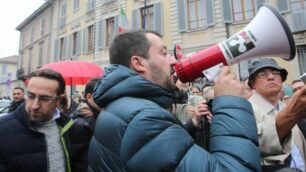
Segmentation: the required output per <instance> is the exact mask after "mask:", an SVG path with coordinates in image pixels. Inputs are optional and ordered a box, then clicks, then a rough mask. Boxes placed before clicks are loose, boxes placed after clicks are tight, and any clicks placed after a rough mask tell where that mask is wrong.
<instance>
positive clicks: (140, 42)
mask: <svg viewBox="0 0 306 172" xmlns="http://www.w3.org/2000/svg"><path fill="white" fill-rule="evenodd" d="M147 33H153V34H155V35H157V36H159V37H162V36H161V35H160V34H159V33H157V32H154V31H144V30H139V31H129V32H123V33H121V34H119V35H117V36H116V37H115V38H114V40H113V42H112V43H111V45H110V48H109V57H110V63H111V64H120V65H123V66H126V67H130V59H131V57H132V56H135V55H137V56H141V57H143V58H149V55H148V51H149V48H150V46H151V43H150V41H149V40H148V38H147V37H146V34H147Z"/></svg>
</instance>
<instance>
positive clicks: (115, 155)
mask: <svg viewBox="0 0 306 172" xmlns="http://www.w3.org/2000/svg"><path fill="white" fill-rule="evenodd" d="M176 62H177V61H176V60H175V59H174V57H173V56H171V55H169V54H168V50H167V47H166V46H165V44H164V43H163V41H162V38H161V36H160V35H159V34H158V33H155V32H146V31H131V32H124V33H122V34H119V35H118V36H117V37H115V39H114V40H113V42H112V44H111V46H110V63H111V65H110V66H108V67H107V68H106V69H105V74H104V76H103V78H102V79H101V81H100V82H99V83H98V84H97V86H96V89H95V91H94V99H95V101H96V103H97V104H98V105H99V106H101V107H104V109H103V111H102V112H101V113H100V114H99V116H98V119H97V121H96V126H95V132H94V135H93V137H92V140H91V142H90V147H89V153H88V156H89V157H88V158H89V171H93V172H99V171H104V172H110V171H116V172H117V171H132V172H133V171H146V172H150V171H156V172H159V171H190V172H191V171H192V172H193V171H194V172H196V171H235V172H237V171H244V172H245V171H260V155H259V149H258V142H257V130H256V126H255V125H256V123H255V119H254V116H253V112H252V108H251V105H250V103H249V102H248V101H247V100H246V99H243V98H242V97H243V95H244V94H243V88H244V87H243V86H242V85H241V83H240V82H239V81H238V80H236V77H235V75H234V74H233V73H231V72H230V69H229V67H227V66H226V67H223V68H222V69H221V72H220V74H219V77H218V78H219V79H218V81H217V83H216V87H215V96H216V98H215V100H214V102H213V109H212V113H213V114H214V118H213V120H212V124H211V130H210V131H211V133H210V146H209V147H210V150H209V151H210V152H207V151H205V150H204V149H202V148H200V147H199V146H197V145H196V144H195V143H194V140H193V139H192V137H191V136H190V135H189V134H188V133H187V131H186V130H185V129H184V126H183V124H182V123H181V122H180V121H179V120H178V119H177V118H176V117H175V116H174V115H173V114H171V113H170V111H169V108H170V107H171V106H172V104H173V98H174V94H173V93H174V89H175V84H174V81H173V74H174V70H173V68H172V67H173V65H175V64H176ZM225 87H226V89H224V88H225Z"/></svg>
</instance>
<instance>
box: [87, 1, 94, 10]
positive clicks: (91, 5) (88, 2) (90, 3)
mask: <svg viewBox="0 0 306 172" xmlns="http://www.w3.org/2000/svg"><path fill="white" fill-rule="evenodd" d="M94 10H95V0H88V1H87V13H90V12H92V11H94Z"/></svg>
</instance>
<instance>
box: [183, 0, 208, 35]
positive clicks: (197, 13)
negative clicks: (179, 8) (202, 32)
mask: <svg viewBox="0 0 306 172" xmlns="http://www.w3.org/2000/svg"><path fill="white" fill-rule="evenodd" d="M204 9H206V7H205V4H204V0H188V2H187V10H188V28H189V29H190V30H193V29H198V28H201V27H204V25H205V23H206V14H205V11H204Z"/></svg>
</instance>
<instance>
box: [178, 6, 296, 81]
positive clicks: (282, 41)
mask: <svg viewBox="0 0 306 172" xmlns="http://www.w3.org/2000/svg"><path fill="white" fill-rule="evenodd" d="M180 52H182V49H181V47H179V46H178V45H176V46H175V48H174V56H175V57H176V58H177V59H178V61H179V62H178V63H177V64H176V65H175V71H176V73H177V76H178V78H179V79H180V80H181V81H182V82H192V81H194V80H195V79H196V78H199V77H204V76H206V77H207V79H209V80H211V81H212V80H215V77H216V75H217V74H218V73H219V70H220V66H223V65H232V64H235V63H238V62H240V61H242V60H246V59H250V58H256V57H263V56H272V57H281V58H283V59H285V60H292V59H293V58H294V56H295V42H294V39H293V36H292V33H291V30H290V28H289V26H288V24H287V23H286V21H285V20H284V19H283V18H282V16H281V15H280V14H279V13H278V12H277V11H276V10H275V9H274V8H272V7H270V6H268V5H262V6H261V7H260V8H259V11H258V13H257V15H256V16H255V17H254V19H253V20H252V21H251V22H250V23H249V24H248V25H247V26H246V27H245V28H243V29H242V30H241V31H239V32H238V33H236V34H235V35H233V36H232V37H230V38H229V39H227V40H225V41H223V42H221V43H218V44H215V45H213V46H211V47H209V48H208V49H205V50H202V51H200V52H198V53H196V54H194V55H191V56H190V57H187V58H182V54H180Z"/></svg>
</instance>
